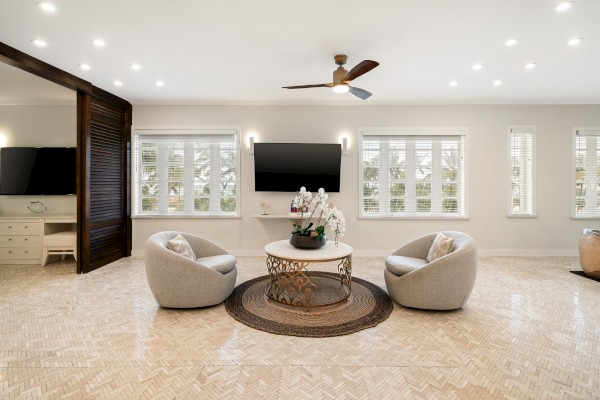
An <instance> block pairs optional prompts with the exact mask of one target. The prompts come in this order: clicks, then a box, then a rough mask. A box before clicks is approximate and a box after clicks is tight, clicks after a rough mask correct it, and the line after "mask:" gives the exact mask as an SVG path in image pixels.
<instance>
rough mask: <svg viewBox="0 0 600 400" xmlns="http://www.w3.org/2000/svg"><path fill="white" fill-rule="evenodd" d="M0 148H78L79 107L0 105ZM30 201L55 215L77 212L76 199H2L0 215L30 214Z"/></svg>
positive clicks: (48, 197) (50, 197)
mask: <svg viewBox="0 0 600 400" xmlns="http://www.w3.org/2000/svg"><path fill="white" fill-rule="evenodd" d="M73 96H75V94H74V93H73ZM0 146H2V147H17V146H24V147H29V146H33V147H76V146H77V108H76V106H75V105H39V106H32V105H22V106H8V105H0ZM31 201H41V202H43V203H44V204H45V205H46V207H47V208H48V212H52V213H75V212H76V211H77V198H76V196H0V213H1V214H24V213H29V210H27V208H26V207H27V205H28V204H29V202H31Z"/></svg>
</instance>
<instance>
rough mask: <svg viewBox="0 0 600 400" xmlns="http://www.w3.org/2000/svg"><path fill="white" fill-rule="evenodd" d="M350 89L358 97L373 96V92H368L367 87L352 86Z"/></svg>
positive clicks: (364, 98) (366, 97)
mask: <svg viewBox="0 0 600 400" xmlns="http://www.w3.org/2000/svg"><path fill="white" fill-rule="evenodd" d="M348 91H349V92H350V93H352V94H353V95H355V96H356V97H358V98H359V99H363V100H366V99H368V98H369V97H371V93H370V92H367V91H366V90H365V89H360V88H357V87H352V86H350V89H349V90H348Z"/></svg>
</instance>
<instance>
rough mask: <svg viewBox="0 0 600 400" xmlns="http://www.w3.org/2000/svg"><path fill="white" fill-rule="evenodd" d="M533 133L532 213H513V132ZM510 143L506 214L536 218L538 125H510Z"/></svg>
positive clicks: (511, 216)
mask: <svg viewBox="0 0 600 400" xmlns="http://www.w3.org/2000/svg"><path fill="white" fill-rule="evenodd" d="M513 131H517V132H516V133H526V134H531V157H532V160H531V213H527V214H525V213H519V214H517V213H513V212H512V200H513V197H512V140H511V139H512V133H513ZM506 136H507V143H508V146H507V148H508V154H507V157H508V186H507V187H508V197H507V209H506V216H507V217H508V218H536V217H537V195H536V194H537V176H536V164H537V155H536V126H535V125H509V126H508V128H507V135H506Z"/></svg>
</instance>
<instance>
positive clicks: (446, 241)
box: [426, 232, 454, 262]
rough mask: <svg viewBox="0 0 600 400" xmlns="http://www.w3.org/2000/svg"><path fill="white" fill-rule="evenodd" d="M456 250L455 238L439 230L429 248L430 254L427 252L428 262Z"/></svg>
mask: <svg viewBox="0 0 600 400" xmlns="http://www.w3.org/2000/svg"><path fill="white" fill-rule="evenodd" d="M452 250H454V239H452V238H449V237H448V236H446V235H444V234H443V233H442V232H439V233H438V234H437V236H436V237H435V240H434V241H433V244H432V245H431V248H430V249H429V254H427V259H426V260H427V262H432V261H433V260H435V259H437V258H440V257H442V256H445V255H446V254H450V253H452Z"/></svg>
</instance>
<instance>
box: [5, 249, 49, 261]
mask: <svg viewBox="0 0 600 400" xmlns="http://www.w3.org/2000/svg"><path fill="white" fill-rule="evenodd" d="M41 257H42V249H41V248H40V247H15V248H6V247H4V248H0V259H4V260H39V259H40V258H41Z"/></svg>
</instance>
